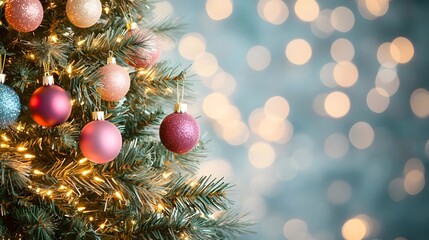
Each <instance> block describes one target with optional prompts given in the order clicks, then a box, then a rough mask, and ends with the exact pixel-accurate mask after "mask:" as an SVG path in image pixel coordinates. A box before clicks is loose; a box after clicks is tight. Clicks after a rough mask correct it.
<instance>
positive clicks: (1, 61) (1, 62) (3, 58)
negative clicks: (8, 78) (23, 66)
mask: <svg viewBox="0 0 429 240" xmlns="http://www.w3.org/2000/svg"><path fill="white" fill-rule="evenodd" d="M5 64H6V54H4V56H3V54H0V74H3V71H4V66H5Z"/></svg>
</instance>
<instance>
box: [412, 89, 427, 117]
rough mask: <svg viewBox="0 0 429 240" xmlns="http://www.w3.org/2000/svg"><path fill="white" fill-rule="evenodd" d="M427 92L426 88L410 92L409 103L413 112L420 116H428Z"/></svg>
mask: <svg viewBox="0 0 429 240" xmlns="http://www.w3.org/2000/svg"><path fill="white" fill-rule="evenodd" d="M428 103H429V92H428V91H426V89H423V88H419V89H416V90H415V91H414V92H413V94H411V99H410V105H411V109H412V110H413V113H414V114H415V115H416V116H417V117H420V118H425V117H427V116H429V104H428Z"/></svg>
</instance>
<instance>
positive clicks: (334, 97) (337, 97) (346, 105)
mask: <svg viewBox="0 0 429 240" xmlns="http://www.w3.org/2000/svg"><path fill="white" fill-rule="evenodd" d="M324 107H325V111H326V113H327V114H328V115H329V116H331V117H333V118H342V117H344V116H345V115H347V113H348V112H349V111H350V99H349V97H348V96H347V95H346V94H345V93H343V92H339V91H335V92H332V93H330V94H329V95H328V96H326V98H325V101H324Z"/></svg>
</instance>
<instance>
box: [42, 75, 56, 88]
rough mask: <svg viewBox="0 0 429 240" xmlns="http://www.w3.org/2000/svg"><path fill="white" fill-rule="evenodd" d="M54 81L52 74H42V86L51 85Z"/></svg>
mask: <svg viewBox="0 0 429 240" xmlns="http://www.w3.org/2000/svg"><path fill="white" fill-rule="evenodd" d="M54 83H55V81H54V76H52V75H49V76H43V86H51V85H54Z"/></svg>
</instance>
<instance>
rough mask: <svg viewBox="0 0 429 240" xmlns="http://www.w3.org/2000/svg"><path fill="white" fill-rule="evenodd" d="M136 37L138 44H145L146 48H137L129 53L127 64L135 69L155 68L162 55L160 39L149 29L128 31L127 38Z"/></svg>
mask: <svg viewBox="0 0 429 240" xmlns="http://www.w3.org/2000/svg"><path fill="white" fill-rule="evenodd" d="M131 36H133V37H135V38H136V40H137V42H144V43H145V45H146V46H145V47H136V48H135V49H133V50H131V51H129V53H128V55H129V59H128V60H127V63H128V64H129V65H130V66H133V67H135V68H148V67H151V66H153V65H154V64H155V63H156V62H157V61H158V59H159V56H160V55H161V47H160V44H159V40H158V37H157V36H156V35H155V34H154V33H152V32H151V31H149V30H147V29H140V28H134V29H130V30H129V31H128V34H127V37H128V38H129V37H131Z"/></svg>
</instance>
